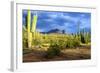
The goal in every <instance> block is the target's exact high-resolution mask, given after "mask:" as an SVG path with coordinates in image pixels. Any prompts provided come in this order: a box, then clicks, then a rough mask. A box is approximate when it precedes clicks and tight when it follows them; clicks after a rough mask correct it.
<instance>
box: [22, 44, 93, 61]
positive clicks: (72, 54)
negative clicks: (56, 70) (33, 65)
mask: <svg viewBox="0 0 100 73" xmlns="http://www.w3.org/2000/svg"><path fill="white" fill-rule="evenodd" d="M90 48H91V47H90V46H83V47H77V48H69V49H64V50H62V51H61V54H60V55H59V56H54V57H53V58H50V59H48V58H46V57H45V55H46V52H45V51H37V50H31V51H28V52H26V53H24V54H23V62H41V61H60V60H84V59H91V49H90Z"/></svg>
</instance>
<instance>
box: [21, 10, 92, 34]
mask: <svg viewBox="0 0 100 73" xmlns="http://www.w3.org/2000/svg"><path fill="white" fill-rule="evenodd" d="M35 13H37V15H38V20H37V26H36V30H37V31H39V32H47V31H50V30H52V29H59V30H65V32H66V33H76V32H78V23H79V24H80V30H81V29H91V13H84V12H54V11H33V10H31V19H32V18H33V16H34V14H35ZM22 15H23V19H22V21H23V25H25V24H26V18H25V17H26V16H27V10H23V13H22Z"/></svg>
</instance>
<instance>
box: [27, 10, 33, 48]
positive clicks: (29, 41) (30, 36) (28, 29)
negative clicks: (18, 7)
mask: <svg viewBox="0 0 100 73" xmlns="http://www.w3.org/2000/svg"><path fill="white" fill-rule="evenodd" d="M30 24H31V11H30V10H28V13H27V34H28V48H31V44H32V33H31V32H30Z"/></svg>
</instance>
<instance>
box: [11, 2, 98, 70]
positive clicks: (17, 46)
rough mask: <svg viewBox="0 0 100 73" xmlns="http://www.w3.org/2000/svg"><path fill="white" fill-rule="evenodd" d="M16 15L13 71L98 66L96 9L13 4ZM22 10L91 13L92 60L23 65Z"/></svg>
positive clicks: (14, 19)
mask: <svg viewBox="0 0 100 73" xmlns="http://www.w3.org/2000/svg"><path fill="white" fill-rule="evenodd" d="M13 4H14V5H13V6H14V9H13V11H14V12H12V13H13V14H14V18H13V20H12V21H14V22H13V23H14V25H13V30H14V33H13V37H14V39H13V43H14V44H13V49H14V50H13V51H12V54H13V57H12V58H13V59H12V62H13V64H12V70H14V71H15V70H17V71H18V70H19V71H20V70H24V71H25V70H35V69H36V70H38V69H41V70H42V69H55V68H66V67H80V66H93V65H96V63H97V62H96V61H97V57H96V56H97V55H96V49H97V47H96V44H95V42H96V40H95V37H96V36H95V33H96V31H95V29H94V27H95V28H96V8H95V7H77V6H76V7H74V6H59V5H55V6H54V5H41V4H33V3H18V2H15V3H13ZM22 9H30V10H47V11H48V10H49V11H70V12H71V11H73V12H91V29H92V34H94V35H92V37H91V39H92V42H91V45H92V46H91V57H92V58H91V60H74V61H56V62H55V61H53V62H33V63H22V38H21V37H22Z"/></svg>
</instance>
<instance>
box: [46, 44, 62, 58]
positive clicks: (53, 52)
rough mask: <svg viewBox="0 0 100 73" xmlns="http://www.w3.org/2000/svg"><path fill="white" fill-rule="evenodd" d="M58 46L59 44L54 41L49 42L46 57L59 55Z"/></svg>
mask: <svg viewBox="0 0 100 73" xmlns="http://www.w3.org/2000/svg"><path fill="white" fill-rule="evenodd" d="M60 52H61V51H60V48H59V46H58V45H57V44H56V43H55V44H51V45H50V47H49V48H48V50H47V55H46V57H47V58H53V57H54V56H58V55H60Z"/></svg>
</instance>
